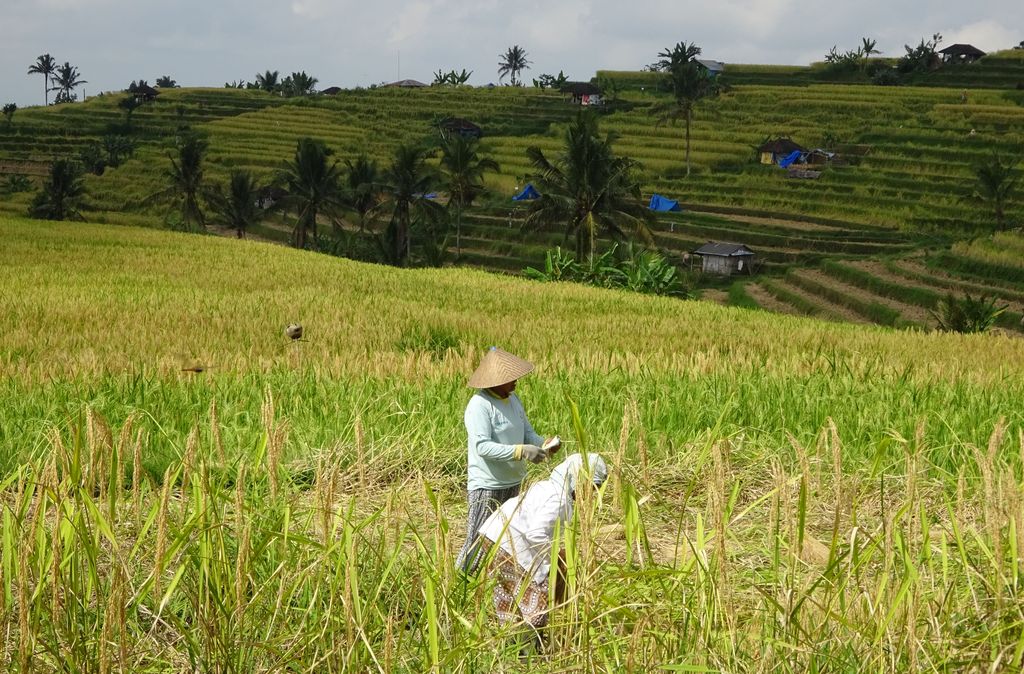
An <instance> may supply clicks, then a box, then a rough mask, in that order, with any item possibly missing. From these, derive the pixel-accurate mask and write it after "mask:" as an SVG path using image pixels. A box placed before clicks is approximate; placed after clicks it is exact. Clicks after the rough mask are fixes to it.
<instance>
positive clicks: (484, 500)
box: [455, 484, 519, 574]
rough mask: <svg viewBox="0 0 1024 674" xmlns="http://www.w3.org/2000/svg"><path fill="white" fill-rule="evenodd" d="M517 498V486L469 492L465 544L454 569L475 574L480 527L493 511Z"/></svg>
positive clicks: (478, 561)
mask: <svg viewBox="0 0 1024 674" xmlns="http://www.w3.org/2000/svg"><path fill="white" fill-rule="evenodd" d="M516 496H519V485H518V484H517V485H513V486H511V487H505V488H504V489H474V490H473V491H471V492H469V516H468V517H467V518H466V519H467V521H466V542H465V543H464V544H463V546H462V550H461V551H460V552H459V556H458V558H457V559H456V560H455V567H456V568H458V569H462V570H463V571H464V572H466V573H470V574H472V573H476V570H477V568H478V567H479V566H480V560H481V559H482V558H483V555H481V554H479V552H480V545H479V541H478V539H479V534H478V532H479V531H480V527H481V526H483V523H484V522H486V521H487V518H488V517H490V516H491V513H493V512H494V511H495V510H497V509H498V506H500V505H501V504H502V503H504V502H505V501H507V500H509V499H510V498H515V497H516Z"/></svg>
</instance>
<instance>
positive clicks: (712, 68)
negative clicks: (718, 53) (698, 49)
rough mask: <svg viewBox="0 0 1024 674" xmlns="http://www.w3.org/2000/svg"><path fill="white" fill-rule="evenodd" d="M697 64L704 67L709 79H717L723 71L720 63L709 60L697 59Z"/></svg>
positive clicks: (723, 67) (722, 65)
mask: <svg viewBox="0 0 1024 674" xmlns="http://www.w3.org/2000/svg"><path fill="white" fill-rule="evenodd" d="M697 63H699V64H700V65H701V66H703V67H704V70H706V71H708V74H709V75H711V77H718V76H719V75H721V74H722V73H723V72H724V71H725V64H724V63H722V62H721V61H712V60H711V59H697Z"/></svg>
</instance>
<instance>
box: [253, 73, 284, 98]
mask: <svg viewBox="0 0 1024 674" xmlns="http://www.w3.org/2000/svg"><path fill="white" fill-rule="evenodd" d="M280 77H281V73H279V72H278V71H276V70H273V71H271V70H267V71H265V72H264V73H262V74H260V73H257V74H256V82H255V85H256V86H255V88H256V89H262V90H263V91H269V92H270V93H275V92H276V91H278V89H280V88H281V83H280V81H279V80H280Z"/></svg>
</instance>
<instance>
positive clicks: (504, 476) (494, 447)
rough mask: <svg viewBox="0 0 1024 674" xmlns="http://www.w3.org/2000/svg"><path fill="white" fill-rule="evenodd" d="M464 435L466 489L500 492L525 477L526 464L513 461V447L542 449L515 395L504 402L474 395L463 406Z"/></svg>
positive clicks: (481, 393) (491, 396)
mask: <svg viewBox="0 0 1024 674" xmlns="http://www.w3.org/2000/svg"><path fill="white" fill-rule="evenodd" d="M465 422H466V434H467V435H468V436H469V448H468V449H469V485H468V488H469V490H470V491H473V490H474V489H503V488H505V487H511V486H513V485H517V484H519V483H521V482H522V481H523V478H524V477H526V461H516V460H515V458H514V456H515V451H516V445H538V446H540V445H542V444H544V438H543V437H541V436H540V435H538V434H537V432H536V431H534V430H533V427H532V426H531V425H530V422H529V420H527V418H526V411H525V410H524V409H523V403H522V402H521V401H520V400H519V398H518V397H517V396H516V394H515V393H510V394H509V396H508V398H505V399H504V400H503V399H501V398H498V397H497V396H495V395H493V394H491V393H488V392H486V391H477V392H476V395H474V396H473V397H472V398H470V400H469V404H468V405H466V414H465Z"/></svg>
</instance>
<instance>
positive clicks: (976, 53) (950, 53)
mask: <svg viewBox="0 0 1024 674" xmlns="http://www.w3.org/2000/svg"><path fill="white" fill-rule="evenodd" d="M939 53H940V54H942V62H943V63H972V62H974V61H977V60H978V59H980V58H981V57H982V56H984V55H985V52H983V51H981V50H980V49H978V48H977V47H975V46H974V45H973V44H960V43H957V44H951V45H949V46H948V47H946V48H945V49H940V50H939Z"/></svg>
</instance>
